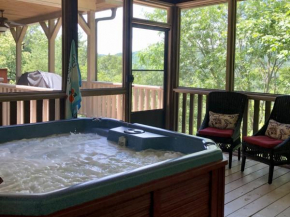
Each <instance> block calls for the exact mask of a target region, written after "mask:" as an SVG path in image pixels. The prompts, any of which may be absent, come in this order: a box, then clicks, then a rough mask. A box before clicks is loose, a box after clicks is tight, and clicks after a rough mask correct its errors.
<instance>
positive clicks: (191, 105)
mask: <svg viewBox="0 0 290 217" xmlns="http://www.w3.org/2000/svg"><path fill="white" fill-rule="evenodd" d="M193 114H194V94H190V102H189V134H190V135H192V134H193V127H194V122H193Z"/></svg>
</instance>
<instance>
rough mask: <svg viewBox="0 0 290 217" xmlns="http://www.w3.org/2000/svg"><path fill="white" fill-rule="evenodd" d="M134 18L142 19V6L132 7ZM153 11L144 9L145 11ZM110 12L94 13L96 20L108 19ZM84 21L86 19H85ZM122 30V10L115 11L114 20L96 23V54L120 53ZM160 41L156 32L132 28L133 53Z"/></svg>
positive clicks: (160, 38)
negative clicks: (100, 18)
mask: <svg viewBox="0 0 290 217" xmlns="http://www.w3.org/2000/svg"><path fill="white" fill-rule="evenodd" d="M133 10H134V16H136V17H137V15H138V18H141V17H142V14H143V10H144V6H142V7H140V6H139V5H134V8H133ZM150 10H151V11H153V9H151V8H148V7H146V11H150ZM110 15H111V11H104V12H98V13H96V18H99V17H108V16H110ZM85 19H86V17H85ZM79 29H80V30H79V31H80V32H82V34H83V36H84V37H83V39H86V34H85V33H84V32H83V31H82V29H81V27H80V26H79ZM122 30H123V8H118V9H117V14H116V18H115V19H114V20H108V21H101V22H99V23H98V39H97V40H98V53H99V54H117V53H122V40H123V39H122V37H123V35H122ZM160 40H162V37H161V36H159V35H158V31H152V30H144V29H138V28H133V52H136V51H139V50H143V49H145V48H147V47H148V46H149V45H150V44H154V43H156V42H158V41H160Z"/></svg>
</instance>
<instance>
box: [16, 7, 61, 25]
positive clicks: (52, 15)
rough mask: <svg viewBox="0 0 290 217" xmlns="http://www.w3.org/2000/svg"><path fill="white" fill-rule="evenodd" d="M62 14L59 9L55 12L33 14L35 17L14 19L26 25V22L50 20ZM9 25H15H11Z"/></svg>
mask: <svg viewBox="0 0 290 217" xmlns="http://www.w3.org/2000/svg"><path fill="white" fill-rule="evenodd" d="M61 16H62V13H61V11H57V12H53V13H50V14H44V15H41V16H35V17H29V18H25V19H20V20H15V21H14V22H15V23H19V24H21V25H27V24H32V23H38V22H42V21H47V20H51V19H56V18H59V17H61ZM11 27H15V26H12V25H11Z"/></svg>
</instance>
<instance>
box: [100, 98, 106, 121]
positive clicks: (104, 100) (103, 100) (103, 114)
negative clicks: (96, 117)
mask: <svg viewBox="0 0 290 217" xmlns="http://www.w3.org/2000/svg"><path fill="white" fill-rule="evenodd" d="M106 107H107V106H106V97H105V96H102V115H101V116H102V117H106Z"/></svg>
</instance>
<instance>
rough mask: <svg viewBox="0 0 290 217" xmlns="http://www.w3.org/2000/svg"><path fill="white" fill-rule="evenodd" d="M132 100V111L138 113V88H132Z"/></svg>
mask: <svg viewBox="0 0 290 217" xmlns="http://www.w3.org/2000/svg"><path fill="white" fill-rule="evenodd" d="M133 94H134V95H133V98H134V106H133V111H135V112H136V111H139V109H138V88H136V87H134V91H133Z"/></svg>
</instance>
